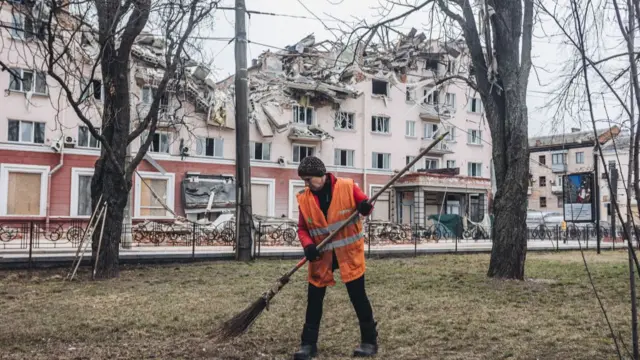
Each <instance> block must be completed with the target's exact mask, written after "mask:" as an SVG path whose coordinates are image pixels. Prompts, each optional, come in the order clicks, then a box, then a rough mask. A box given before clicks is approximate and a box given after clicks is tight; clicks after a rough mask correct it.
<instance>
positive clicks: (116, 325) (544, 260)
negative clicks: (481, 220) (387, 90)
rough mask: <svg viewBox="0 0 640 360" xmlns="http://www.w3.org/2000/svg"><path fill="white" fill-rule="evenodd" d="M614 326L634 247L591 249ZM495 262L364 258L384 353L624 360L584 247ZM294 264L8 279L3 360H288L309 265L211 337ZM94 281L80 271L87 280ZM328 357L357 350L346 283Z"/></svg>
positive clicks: (327, 322)
mask: <svg viewBox="0 0 640 360" xmlns="http://www.w3.org/2000/svg"><path fill="white" fill-rule="evenodd" d="M587 256H588V258H587V260H588V262H589V264H590V269H591V271H592V273H593V274H594V277H595V282H596V286H597V289H598V291H599V292H600V295H601V296H602V298H603V301H604V303H605V306H606V308H607V311H608V313H609V317H610V318H611V320H612V322H613V326H614V328H615V329H616V331H620V332H621V333H622V336H623V337H624V340H625V343H626V344H627V345H628V346H630V340H629V339H630V335H629V334H630V330H629V328H630V325H629V324H630V318H629V305H628V304H629V294H628V273H627V258H626V253H625V252H605V253H603V254H602V255H600V256H598V255H595V254H594V253H592V252H590V253H589V254H588V255H587ZM488 262H489V258H488V256H487V255H434V256H426V257H420V258H415V259H387V260H370V261H368V266H369V269H368V272H367V291H368V293H369V296H370V298H371V301H372V304H373V307H374V313H375V316H376V318H377V320H378V322H379V332H380V348H381V349H380V350H381V352H380V355H379V356H378V358H381V359H609V358H611V359H613V358H617V356H616V354H615V348H614V346H613V341H612V340H611V338H610V336H609V331H608V328H607V326H606V324H605V322H604V318H603V315H602V314H601V312H600V309H599V307H598V304H597V302H596V299H595V297H594V296H593V292H592V290H591V288H590V286H589V283H588V280H587V277H586V273H585V271H584V267H583V264H582V259H581V257H580V253H579V252H576V253H561V254H535V253H531V254H529V255H528V256H527V276H528V277H529V279H528V280H527V281H525V282H516V281H496V280H490V279H487V278H486V277H485V273H486V270H487V267H488ZM293 264H294V262H293V261H257V262H255V263H252V264H238V263H230V262H225V263H222V262H220V263H209V264H194V265H173V266H162V267H144V268H137V267H134V268H131V267H129V268H125V269H124V270H123V271H122V274H121V277H120V278H119V279H116V280H111V281H103V282H91V281H87V280H81V281H76V282H73V283H64V282H62V280H61V275H64V274H65V271H64V270H48V271H34V272H32V273H28V272H2V273H0V306H1V309H2V311H1V312H0V358H1V359H105V358H110V359H143V358H161V359H194V358H196V359H200V358H202V359H205V358H206V359H290V358H291V354H292V353H293V351H295V349H296V348H297V346H298V341H299V336H300V330H301V326H302V324H303V322H304V310H305V305H306V282H305V277H306V271H300V272H299V274H296V275H295V276H294V279H293V280H292V282H291V283H290V284H289V285H287V286H286V287H285V288H284V289H283V291H282V292H281V293H280V294H279V295H278V296H277V297H276V299H275V301H274V302H273V303H272V304H271V308H270V311H268V312H265V313H264V314H263V315H262V316H261V317H260V318H259V319H258V321H257V322H256V323H255V324H254V326H253V327H252V329H251V330H250V332H249V333H248V334H247V335H245V336H244V337H242V338H240V339H238V340H236V341H234V342H230V343H225V344H218V343H214V342H212V341H211V340H209V338H208V335H207V334H208V333H209V332H210V331H211V330H212V329H213V328H214V327H215V326H216V325H218V324H220V323H221V322H222V321H223V320H225V319H227V318H229V317H230V316H232V315H233V314H235V313H236V312H237V311H240V310H241V309H243V308H244V306H246V305H247V304H249V303H250V302H251V301H253V300H254V299H255V298H256V297H257V296H259V295H260V294H261V293H262V292H263V291H264V290H266V289H267V288H268V287H269V286H271V285H272V284H273V282H274V281H275V279H276V278H277V277H278V276H279V275H280V274H281V273H283V272H284V271H286V270H287V269H289V267H290V266H292V265H293ZM88 277H89V274H88V273H86V272H85V273H82V274H80V278H81V279H87V278H88ZM324 309H325V312H324V318H323V326H322V329H321V335H320V342H319V347H320V357H319V359H343V358H344V359H346V358H349V355H350V354H351V351H352V350H353V348H354V346H355V345H356V344H357V343H358V340H359V333H358V328H357V320H356V317H355V313H354V311H353V309H352V307H351V304H350V303H349V299H348V296H347V293H346V289H345V288H344V285H342V284H338V285H337V286H336V287H334V288H332V289H330V290H329V292H328V294H327V297H326V299H325V308H324Z"/></svg>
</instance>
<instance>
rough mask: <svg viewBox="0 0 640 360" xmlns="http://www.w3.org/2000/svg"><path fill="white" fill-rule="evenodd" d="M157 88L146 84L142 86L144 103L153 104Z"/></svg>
mask: <svg viewBox="0 0 640 360" xmlns="http://www.w3.org/2000/svg"><path fill="white" fill-rule="evenodd" d="M155 92H156V91H155V89H154V88H152V87H150V86H144V87H143V88H142V103H144V104H151V103H152V102H153V98H154V96H155Z"/></svg>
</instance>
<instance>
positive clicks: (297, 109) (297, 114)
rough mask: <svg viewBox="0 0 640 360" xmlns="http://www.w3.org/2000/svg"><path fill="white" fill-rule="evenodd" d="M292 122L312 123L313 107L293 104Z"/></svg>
mask: <svg viewBox="0 0 640 360" xmlns="http://www.w3.org/2000/svg"><path fill="white" fill-rule="evenodd" d="M293 122H294V123H295V124H305V125H313V108H312V107H306V106H300V105H294V106H293Z"/></svg>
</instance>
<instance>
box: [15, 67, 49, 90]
mask: <svg viewBox="0 0 640 360" xmlns="http://www.w3.org/2000/svg"><path fill="white" fill-rule="evenodd" d="M9 90H11V91H21V92H33V93H34V94H39V95H47V74H46V73H44V72H42V71H32V70H25V69H18V68H12V69H11V73H10V81H9Z"/></svg>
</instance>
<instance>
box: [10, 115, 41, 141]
mask: <svg viewBox="0 0 640 360" xmlns="http://www.w3.org/2000/svg"><path fill="white" fill-rule="evenodd" d="M44 128H45V125H44V123H39V122H33V121H21V120H9V131H8V132H9V134H8V138H7V140H8V141H14V142H21V143H34V144H44Z"/></svg>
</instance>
